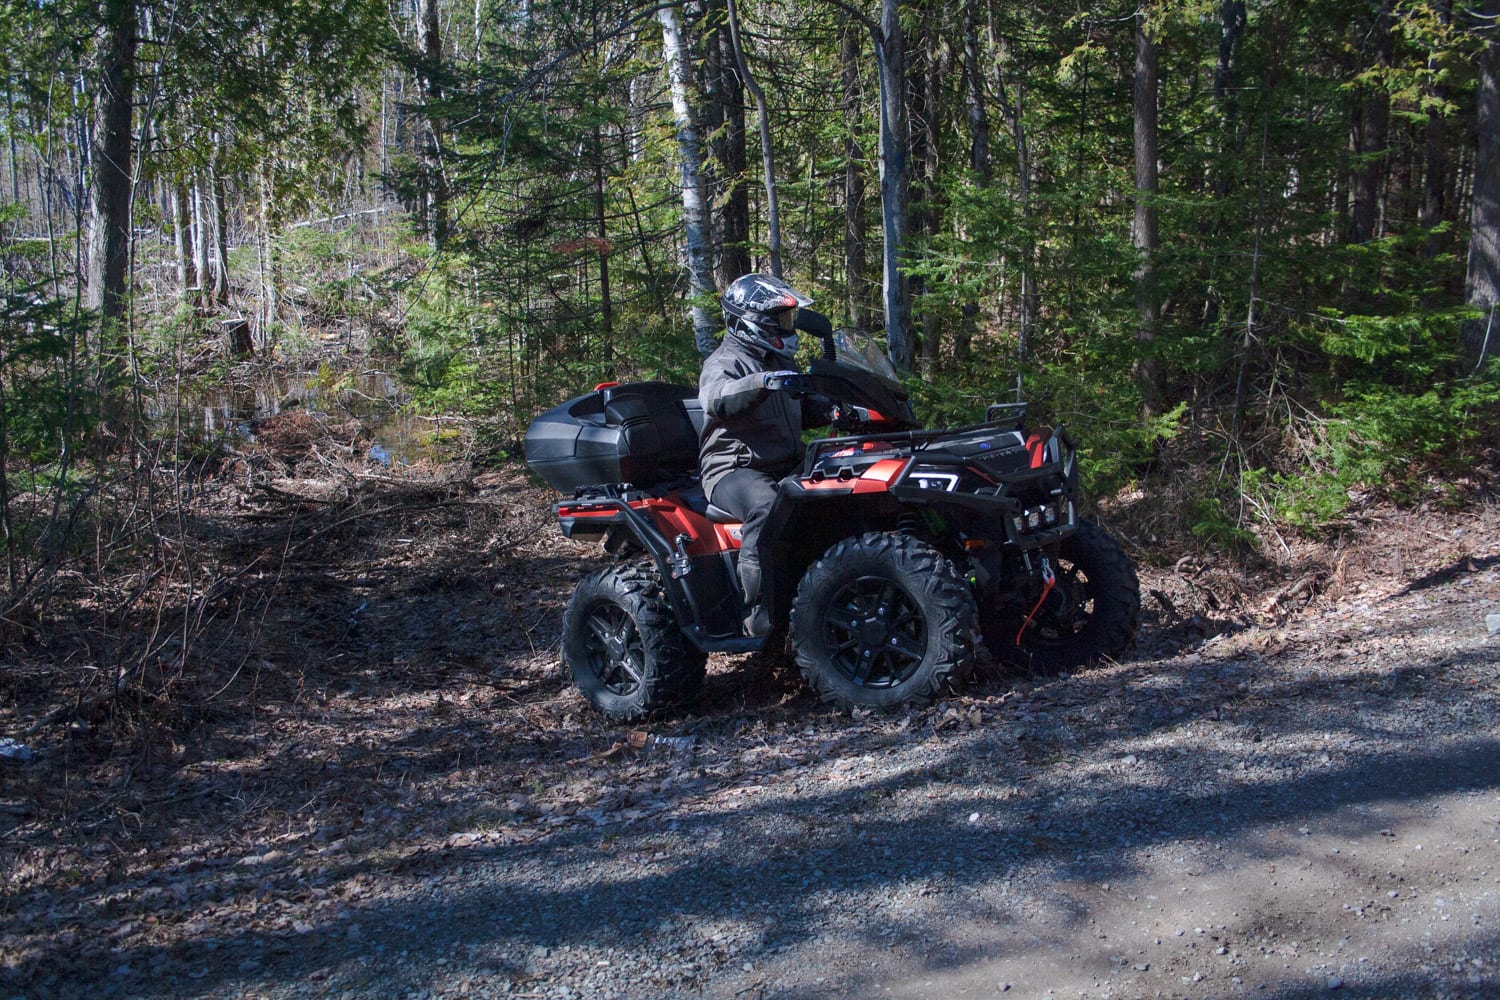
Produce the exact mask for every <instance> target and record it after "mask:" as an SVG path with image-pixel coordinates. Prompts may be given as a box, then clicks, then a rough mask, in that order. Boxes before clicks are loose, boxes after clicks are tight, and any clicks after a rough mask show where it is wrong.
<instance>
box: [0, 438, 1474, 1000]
mask: <svg viewBox="0 0 1500 1000" xmlns="http://www.w3.org/2000/svg"><path fill="white" fill-rule="evenodd" d="M267 430H268V431H270V430H272V429H271V428H268V429H267ZM295 430H296V420H295V419H292V418H288V426H287V427H286V428H283V431H284V433H283V435H282V438H281V440H280V444H279V445H278V443H277V437H276V435H275V434H272V433H267V434H264V435H262V438H261V443H260V444H259V445H257V448H259V449H262V451H260V452H257V453H254V454H249V453H247V454H243V455H241V456H239V457H238V458H236V460H234V461H232V462H229V463H226V464H225V465H223V466H222V467H220V468H216V470H215V471H214V473H213V474H212V475H207V476H204V477H202V478H201V479H200V480H199V481H197V482H196V484H195V486H194V491H193V495H192V498H191V502H190V505H189V507H188V509H187V511H186V514H185V516H184V517H183V518H182V519H180V521H179V523H180V525H181V527H180V530H181V532H182V534H181V536H180V537H179V542H180V544H181V550H182V551H183V552H185V553H189V552H190V553H191V554H192V558H193V560H194V562H195V565H203V566H214V567H217V569H216V571H215V572H216V574H217V576H216V583H215V585H214V586H213V587H212V588H210V590H209V592H208V593H206V594H205V595H203V597H202V599H201V600H200V601H199V602H198V603H197V604H195V605H193V607H195V608H196V609H197V611H196V617H195V618H194V620H193V623H192V628H190V629H188V628H182V629H179V630H178V631H177V633H174V632H173V630H170V629H168V630H165V631H163V630H162V629H161V626H160V624H159V620H158V618H157V617H153V616H152V615H144V616H140V617H137V618H133V619H130V620H129V621H128V622H125V623H123V624H122V623H120V622H110V623H108V627H109V628H110V629H112V630H113V632H112V634H117V633H119V632H120V631H121V630H122V629H124V630H125V631H127V632H128V631H130V630H132V629H134V630H137V631H139V632H140V635H139V636H137V638H142V637H144V636H146V635H147V634H148V633H149V634H150V636H152V637H153V638H152V639H151V641H150V642H146V641H144V638H142V641H141V642H138V643H136V644H135V645H134V646H131V647H129V648H134V649H146V650H149V651H150V657H146V656H144V655H140V656H137V657H136V659H135V660H134V661H132V662H133V663H134V666H132V667H131V670H132V671H135V672H134V673H132V674H131V677H132V678H134V679H138V680H139V681H140V690H142V691H149V692H150V693H149V694H133V693H132V692H134V691H135V690H136V689H135V688H134V687H123V688H120V693H118V694H117V695H114V696H113V697H111V698H109V699H108V700H98V699H92V698H90V697H85V695H84V692H86V691H97V690H98V685H93V686H89V685H85V684H84V683H83V682H82V681H80V680H79V677H80V676H82V675H83V674H86V673H87V672H88V671H96V672H97V671H99V670H105V671H107V670H108V669H110V668H111V667H112V666H113V665H112V664H111V663H108V662H105V660H106V656H107V655H108V654H107V650H106V649H105V646H104V644H103V643H102V642H100V641H97V636H98V635H99V634H100V632H99V630H100V629H102V628H104V627H105V626H104V625H101V624H99V622H101V621H103V617H104V616H103V612H100V614H99V618H98V619H97V620H95V619H91V618H90V617H89V616H88V615H84V616H82V617H81V618H80V619H79V621H78V623H77V625H76V629H77V633H76V634H71V635H65V634H58V635H56V636H53V637H50V638H49V641H48V642H47V643H46V644H42V643H38V642H35V641H33V642H32V643H31V644H30V645H27V644H25V643H24V642H23V641H22V640H19V639H17V640H13V641H12V642H11V645H10V646H8V647H6V648H5V650H4V659H3V661H0V695H3V698H4V701H3V702H0V737H10V738H14V739H16V740H19V741H20V742H21V743H24V744H25V746H26V748H27V750H28V751H30V752H31V754H32V756H31V759H29V760H27V761H22V760H20V759H18V758H15V757H10V758H0V876H3V891H4V898H3V900H0V996H5V997H29V998H40V997H89V998H91V1000H97V998H101V997H113V996H118V997H130V996H142V997H156V996H161V997H188V996H226V995H233V996H264V997H301V996H338V997H344V996H354V997H364V996H379V997H391V996H417V997H427V996H431V997H449V996H514V997H528V998H542V997H547V998H553V997H575V998H580V1000H581V998H596V997H673V996H682V997H687V996H692V997H709V998H741V997H748V998H771V997H778V998H815V997H817V998H821V997H872V996H892V997H934V998H936V997H958V996H1000V995H1004V996H1007V997H1010V996H1020V997H1042V996H1048V997H1073V996H1079V997H1084V996H1086V997H1124V998H1131V997H1148V996H1166V997H1195V998H1196V997H1226V996H1240V995H1244V996H1257V997H1272V996H1274V997H1282V998H1289V997H1311V996H1323V995H1327V994H1330V993H1331V994H1333V995H1337V996H1368V997H1394V996H1412V997H1494V996H1500V635H1495V634H1493V633H1494V631H1495V630H1497V629H1500V619H1497V618H1495V617H1492V616H1496V615H1500V508H1497V505H1496V502H1495V499H1494V494H1493V492H1485V491H1482V490H1481V491H1479V492H1477V493H1476V494H1475V495H1474V496H1472V497H1471V498H1470V499H1469V501H1468V502H1466V503H1465V504H1464V506H1463V509H1460V510H1443V509H1440V508H1439V507H1437V506H1436V505H1428V506H1419V507H1417V508H1416V509H1407V510H1404V511H1397V510H1395V509H1392V508H1389V507H1382V506H1379V505H1376V504H1373V503H1366V504H1365V505H1363V506H1362V507H1361V509H1360V510H1359V511H1358V512H1357V514H1356V516H1354V517H1352V518H1351V519H1350V521H1349V522H1348V524H1347V525H1346V526H1344V527H1343V528H1342V529H1341V530H1339V531H1337V532H1333V533H1330V534H1328V535H1327V536H1326V537H1324V538H1322V539H1320V540H1295V539H1291V538H1284V539H1279V538H1269V539H1267V542H1266V546H1265V551H1266V552H1268V553H1270V555H1268V556H1267V557H1265V558H1263V559H1258V560H1254V561H1239V562H1231V561H1228V560H1220V561H1217V562H1214V561H1211V560H1207V559H1204V558H1202V557H1201V556H1199V555H1198V554H1196V553H1195V551H1194V550H1193V548H1192V546H1191V544H1190V542H1191V539H1190V538H1189V537H1187V535H1186V532H1185V530H1184V529H1183V527H1182V525H1181V524H1180V523H1177V522H1175V521H1174V519H1173V518H1171V517H1170V516H1169V515H1168V514H1167V513H1166V511H1167V509H1168V508H1167V507H1166V506H1164V505H1163V504H1161V503H1160V502H1159V498H1157V497H1146V496H1133V497H1120V498H1115V499H1114V500H1113V501H1112V502H1111V503H1109V504H1107V505H1105V507H1104V509H1103V510H1102V511H1101V514H1100V516H1101V518H1102V519H1103V521H1104V522H1105V523H1106V524H1107V525H1108V526H1109V527H1110V528H1111V529H1112V530H1113V531H1115V532H1116V533H1117V534H1118V535H1119V537H1121V538H1122V539H1123V540H1124V542H1125V544H1126V547H1127V549H1128V550H1129V551H1130V552H1131V553H1132V555H1133V556H1134V557H1135V558H1136V559H1137V561H1138V563H1139V564H1140V567H1141V578H1142V589H1143V594H1144V596H1145V621H1144V625H1143V628H1142V631H1141V634H1140V636H1139V640H1138V642H1137V644H1136V647H1135V648H1134V649H1133V650H1132V651H1131V653H1130V654H1129V655H1128V656H1126V657H1125V658H1123V659H1122V660H1121V661H1120V662H1119V663H1117V664H1112V665H1109V666H1106V667H1104V668H1101V669H1096V670H1090V671H1087V672H1083V673H1079V674H1077V675H1073V676H1067V675H1062V676H1051V677H1022V676H1015V675H1014V674H1008V673H1006V672H1004V671H1002V670H1001V669H999V668H998V667H995V666H993V665H990V664H981V670H980V672H979V676H978V677H977V678H976V679H975V680H974V681H973V682H971V683H969V684H968V685H966V686H965V687H963V688H962V689H961V690H960V691H958V692H956V693H955V694H953V695H952V696H951V697H948V698H946V699H945V700H943V701H942V702H941V703H939V704H937V705H934V706H930V707H927V708H924V709H920V710H911V711H907V712H903V713H898V714H894V715H867V714H861V713H856V714H855V715H853V716H850V715H847V714H842V713H838V712H835V711H832V710H830V709H828V708H826V707H824V706H821V705H820V704H818V703H817V702H816V701H815V700H814V699H813V698H812V697H810V696H809V694H808V693H807V691H806V689H805V688H804V687H803V686H802V685H801V684H800V682H799V680H798V679H797V678H796V677H795V676H794V674H793V673H791V672H788V671H787V670H786V669H785V668H784V666H782V665H778V664H776V663H775V662H772V661H769V660H767V659H763V658H744V657H714V658H713V659H712V660H711V661H710V667H709V678H708V684H707V688H706V690H705V692H704V694H703V696H702V698H701V700H700V701H699V702H698V703H697V704H695V705H692V706H689V707H687V708H686V709H684V710H682V711H680V712H677V713H675V714H673V715H670V716H667V717H664V718H655V719H652V720H650V721H649V722H648V723H646V724H642V725H639V726H618V725H612V724H610V723H608V722H607V721H605V720H603V719H601V718H600V717H598V716H597V715H595V714H593V713H592V712H590V711H589V710H588V709H587V707H586V706H585V704H584V702H583V701H582V699H581V698H580V697H579V696H578V695H577V694H576V693H575V692H574V691H573V690H572V689H571V687H570V686H569V685H568V684H566V683H565V681H564V678H563V676H562V675H561V673H560V669H559V662H558V633H559V623H560V619H561V614H562V609H563V605H564V603H565V601H566V600H567V597H568V594H569V592H570V591H571V589H572V586H573V583H574V581H575V580H576V579H577V578H578V577H579V576H581V575H582V574H583V573H585V572H587V571H588V569H589V568H590V567H592V566H595V565H597V564H598V557H597V554H596V552H595V550H594V549H593V548H592V547H590V546H587V545H583V544H575V543H571V542H568V541H566V540H565V539H563V538H562V537H561V535H560V534H559V533H558V531H557V530H556V528H555V526H554V524H553V523H552V520H551V517H550V504H551V502H552V499H553V497H552V496H551V495H550V494H549V493H548V492H547V491H546V490H545V489H543V488H541V487H538V486H536V485H535V484H534V483H532V482H531V481H529V480H528V478H527V476H526V475H525V474H524V472H523V471H521V470H520V469H519V468H515V467H511V468H505V469H501V470H499V471H493V470H492V471H476V470H474V469H472V468H470V467H468V466H467V465H462V464H456V465H452V466H433V467H423V468H412V469H404V470H390V469H382V468H380V467H376V466H362V465H361V464H360V463H358V462H355V461H333V460H329V459H328V458H327V456H328V455H330V454H333V453H334V452H335V451H336V449H334V448H332V447H331V446H330V445H328V444H327V443H326V442H323V443H320V442H319V440H318V439H317V437H316V435H315V432H316V430H317V428H315V427H314V428H306V427H304V428H303V433H302V436H301V437H300V438H299V436H298V434H297V433H293V431H295ZM309 435H312V436H309ZM278 447H280V448H282V449H283V450H282V451H281V452H280V453H279V454H278V453H275V449H276V448H278ZM265 449H270V451H266V450H265ZM154 623H155V624H154ZM60 627H61V626H59V628H60ZM153 628H154V629H156V631H154V632H153V631H152V630H153ZM91 636H92V637H94V638H92V639H91V638H90V637H91ZM127 645H128V644H127ZM110 648H116V647H110ZM118 648H126V646H121V647H118ZM174 664H175V666H174ZM656 736H668V737H676V738H678V739H676V740H675V741H672V742H668V741H656V740H653V739H652V737H656ZM13 749H14V748H12V750H13Z"/></svg>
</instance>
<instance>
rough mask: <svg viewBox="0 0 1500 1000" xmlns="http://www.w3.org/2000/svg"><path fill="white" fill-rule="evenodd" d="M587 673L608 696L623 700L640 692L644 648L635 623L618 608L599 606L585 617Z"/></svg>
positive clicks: (644, 660)
mask: <svg viewBox="0 0 1500 1000" xmlns="http://www.w3.org/2000/svg"><path fill="white" fill-rule="evenodd" d="M588 629H589V636H588V661H589V669H590V670H591V671H593V673H594V676H595V677H597V678H599V682H600V683H601V684H603V685H604V688H605V690H607V691H609V693H610V694H613V695H618V696H620V697H622V698H624V697H628V696H630V695H632V694H634V693H635V692H636V691H637V690H639V688H640V686H641V681H642V675H643V673H644V667H645V663H646V649H645V644H644V643H642V642H641V634H640V633H639V632H637V631H636V628H635V622H633V621H631V620H630V615H628V614H627V613H626V612H625V609H624V608H622V607H620V606H619V605H618V604H601V605H599V606H597V607H595V608H594V609H593V610H592V611H591V612H590V613H589V617H588Z"/></svg>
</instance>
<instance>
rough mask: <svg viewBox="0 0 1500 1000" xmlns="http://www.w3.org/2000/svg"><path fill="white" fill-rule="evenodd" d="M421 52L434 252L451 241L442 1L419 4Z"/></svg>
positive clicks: (426, 194) (426, 190)
mask: <svg viewBox="0 0 1500 1000" xmlns="http://www.w3.org/2000/svg"><path fill="white" fill-rule="evenodd" d="M417 49H418V51H419V52H420V53H421V57H422V71H421V73H420V74H419V76H418V83H419V85H420V86H421V88H422V100H423V102H424V103H425V104H426V105H427V113H426V118H427V134H426V135H425V136H424V137H423V142H422V148H421V160H422V182H423V192H422V197H423V200H424V204H423V215H424V216H425V218H426V223H427V237H428V241H429V242H430V244H431V246H432V249H433V250H434V251H440V250H442V249H443V244H445V243H446V242H447V241H448V177H447V173H446V170H445V168H444V166H443V134H444V131H445V128H446V123H445V122H444V121H443V119H442V116H441V115H440V114H439V113H438V112H437V110H436V105H438V104H439V103H440V102H441V101H442V99H443V85H442V83H441V82H440V80H439V74H440V73H441V71H442V65H443V36H442V33H441V29H440V27H439V22H438V0H418V2H417Z"/></svg>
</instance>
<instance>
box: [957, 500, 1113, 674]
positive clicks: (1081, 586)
mask: <svg viewBox="0 0 1500 1000" xmlns="http://www.w3.org/2000/svg"><path fill="white" fill-rule="evenodd" d="M1050 562H1051V566H1052V572H1053V574H1054V575H1055V577H1056V582H1055V583H1054V584H1053V587H1052V589H1051V591H1050V592H1049V593H1048V594H1047V595H1046V597H1045V599H1043V600H1042V603H1041V606H1040V607H1039V608H1037V610H1036V614H1035V616H1034V617H1033V618H1032V620H1031V622H1030V623H1029V624H1027V625H1026V627H1025V631H1024V632H1021V633H1020V635H1021V645H1020V650H1019V652H1020V653H1021V654H1022V658H1023V659H1025V660H1027V661H1028V662H1029V664H1030V666H1031V667H1033V668H1034V669H1037V670H1044V671H1046V670H1067V669H1074V668H1078V667H1089V666H1093V665H1094V664H1096V663H1098V662H1100V661H1101V660H1104V659H1107V658H1112V657H1116V656H1119V655H1120V653H1122V652H1124V651H1125V649H1126V648H1127V647H1128V646H1129V645H1130V643H1131V642H1132V641H1133V640H1134V639H1135V633H1136V629H1137V628H1138V627H1139V625H1140V618H1141V587H1140V583H1139V581H1138V580H1137V579H1136V575H1135V565H1134V564H1133V563H1132V562H1131V561H1130V557H1129V556H1128V555H1126V554H1125V550H1124V549H1122V548H1120V543H1119V542H1117V541H1115V540H1114V538H1113V537H1111V536H1110V534H1109V533H1108V532H1107V531H1105V530H1104V529H1103V528H1101V527H1099V526H1098V525H1096V524H1093V523H1092V522H1089V521H1081V522H1079V525H1078V531H1077V532H1076V533H1075V534H1073V535H1072V536H1071V537H1069V538H1067V539H1065V540H1064V541H1063V542H1062V543H1061V544H1060V545H1059V546H1058V548H1057V552H1056V553H1055V555H1053V556H1052V557H1051V558H1050ZM1038 596H1040V593H1039V594H1038ZM1023 621H1024V619H1022V620H1019V621H1018V620H1015V619H1014V618H1008V619H1005V620H999V619H997V618H992V617H991V616H986V618H985V620H984V622H983V626H984V637H985V643H986V644H987V645H988V646H989V648H990V651H991V652H992V653H994V654H996V655H997V656H1003V655H1005V654H1006V652H1007V651H1013V650H1015V648H1016V635H1017V632H1018V631H1019V630H1020V628H1021V625H1022V622H1023Z"/></svg>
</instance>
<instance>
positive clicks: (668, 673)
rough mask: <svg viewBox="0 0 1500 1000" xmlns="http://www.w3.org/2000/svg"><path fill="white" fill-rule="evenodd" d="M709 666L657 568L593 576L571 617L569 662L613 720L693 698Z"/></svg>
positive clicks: (567, 616)
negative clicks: (682, 625) (687, 631)
mask: <svg viewBox="0 0 1500 1000" xmlns="http://www.w3.org/2000/svg"><path fill="white" fill-rule="evenodd" d="M706 663H707V657H706V656H705V655H704V654H703V652H702V651H701V650H699V649H697V648H696V647H695V646H693V645H692V644H691V643H689V642H688V641H687V639H686V638H685V637H684V636H683V634H682V629H681V628H680V627H679V626H678V624H677V619H676V618H675V617H674V616H673V614H672V607H671V605H670V604H669V603H668V602H667V599H666V597H665V596H664V595H663V594H662V590H661V581H660V578H659V577H658V576H657V574H656V571H655V569H654V568H651V569H648V568H645V567H642V566H629V565H619V566H611V567H610V568H608V569H605V570H601V571H599V572H598V573H594V574H593V575H591V576H587V577H585V578H584V579H583V580H582V581H581V582H580V583H579V584H578V589H576V590H575V591H573V596H572V597H571V598H569V600H568V607H567V610H566V611H564V612H563V664H564V665H565V666H566V667H567V668H568V672H569V673H570V674H571V675H572V677H573V683H574V684H576V685H578V690H579V692H581V693H582V694H583V696H584V698H586V699H587V700H588V702H589V704H590V705H593V706H594V708H596V709H598V710H599V711H600V712H602V713H604V714H605V715H607V716H608V717H609V718H611V719H617V720H621V721H624V720H629V719H634V718H637V717H639V716H642V715H645V714H646V713H647V712H650V711H653V710H655V709H657V708H660V707H663V706H665V705H668V704H675V703H678V702H681V701H684V700H686V699H688V698H690V697H692V696H693V695H695V694H697V693H698V690H699V689H700V688H701V687H702V686H703V677H704V672H705V670H704V668H705V665H706Z"/></svg>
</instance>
